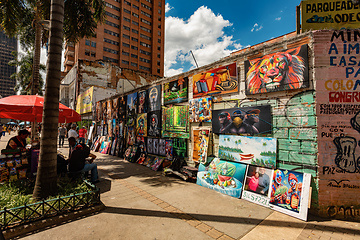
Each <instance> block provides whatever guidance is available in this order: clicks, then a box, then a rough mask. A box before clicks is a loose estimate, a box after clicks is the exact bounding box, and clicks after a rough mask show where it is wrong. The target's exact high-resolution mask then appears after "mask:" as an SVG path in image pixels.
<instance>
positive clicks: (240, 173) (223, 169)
mask: <svg viewBox="0 0 360 240" xmlns="http://www.w3.org/2000/svg"><path fill="white" fill-rule="evenodd" d="M246 167H247V165H246V164H242V163H235V162H229V161H223V160H220V159H219V158H214V159H213V160H212V161H211V162H210V164H209V166H207V167H205V165H204V164H202V163H200V165H199V171H198V173H197V180H196V184H198V185H200V186H203V187H207V188H210V189H213V190H215V191H218V192H221V193H223V194H226V195H229V196H232V197H236V198H240V197H241V193H242V188H243V183H244V178H245V172H246Z"/></svg>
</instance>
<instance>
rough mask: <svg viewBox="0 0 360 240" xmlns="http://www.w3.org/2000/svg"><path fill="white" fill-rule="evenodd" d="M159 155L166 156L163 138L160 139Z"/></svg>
mask: <svg viewBox="0 0 360 240" xmlns="http://www.w3.org/2000/svg"><path fill="white" fill-rule="evenodd" d="M159 155H161V156H166V151H165V139H162V138H160V139H159Z"/></svg>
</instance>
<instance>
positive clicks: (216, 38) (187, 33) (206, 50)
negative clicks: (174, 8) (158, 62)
mask: <svg viewBox="0 0 360 240" xmlns="http://www.w3.org/2000/svg"><path fill="white" fill-rule="evenodd" d="M165 22H166V23H165V75H166V76H172V75H175V74H179V73H181V72H183V70H185V71H187V70H188V69H184V67H183V65H184V64H191V65H192V66H193V67H196V65H195V62H194V60H193V58H192V56H191V54H190V50H192V52H193V54H194V56H195V58H196V61H197V63H198V64H199V66H203V65H206V64H209V63H211V62H214V61H216V60H219V59H220V58H222V57H225V56H227V55H229V54H230V53H231V52H233V51H234V50H238V49H240V48H241V45H240V44H237V43H235V41H234V40H233V39H232V38H233V36H227V35H225V33H224V31H223V29H224V28H225V27H230V26H232V23H230V22H229V21H228V20H225V19H224V18H223V17H222V16H221V15H220V14H219V15H215V14H214V12H213V11H212V10H211V9H209V8H207V7H205V6H202V7H200V8H198V9H197V10H196V11H195V12H194V14H193V15H192V16H190V18H189V19H188V20H184V19H181V18H177V17H172V16H169V17H167V18H166V20H165ZM179 63H180V65H181V66H180V67H179V68H178V69H174V65H176V64H179Z"/></svg>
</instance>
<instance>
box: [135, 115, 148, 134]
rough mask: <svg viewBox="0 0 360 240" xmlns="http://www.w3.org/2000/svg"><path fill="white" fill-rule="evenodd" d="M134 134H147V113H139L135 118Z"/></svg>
mask: <svg viewBox="0 0 360 240" xmlns="http://www.w3.org/2000/svg"><path fill="white" fill-rule="evenodd" d="M136 136H142V137H144V136H145V137H146V136H147V114H146V113H141V114H138V115H137V119H136Z"/></svg>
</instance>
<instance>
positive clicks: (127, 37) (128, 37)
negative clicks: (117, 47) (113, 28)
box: [122, 34, 130, 39]
mask: <svg viewBox="0 0 360 240" xmlns="http://www.w3.org/2000/svg"><path fill="white" fill-rule="evenodd" d="M122 36H123V38H126V39H130V36H129V35H126V34H123V35H122Z"/></svg>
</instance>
